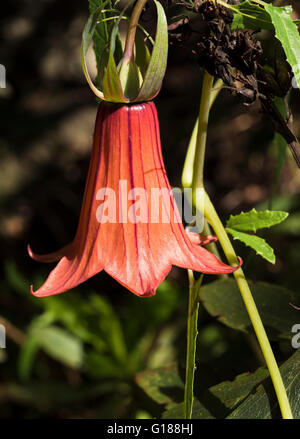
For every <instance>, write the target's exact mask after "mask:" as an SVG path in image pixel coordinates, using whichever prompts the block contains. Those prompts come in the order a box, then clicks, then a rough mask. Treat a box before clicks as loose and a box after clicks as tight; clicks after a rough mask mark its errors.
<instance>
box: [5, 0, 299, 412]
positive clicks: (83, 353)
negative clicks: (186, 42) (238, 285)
mask: <svg viewBox="0 0 300 439" xmlns="http://www.w3.org/2000/svg"><path fill="white" fill-rule="evenodd" d="M292 3H293V4H294V7H295V10H296V11H298V17H299V16H300V9H299V5H297V3H296V2H292ZM87 17H88V2H87V1H82V0H72V1H71V0H65V1H63V2H62V1H59V0H23V1H22V2H20V1H18V0H11V1H9V2H4V3H3V5H2V6H1V26H0V33H1V41H2V43H1V48H0V63H1V64H4V65H5V67H6V70H7V87H6V89H1V90H0V108H1V131H0V254H1V278H0V323H2V324H4V325H5V327H6V331H7V347H6V349H0V417H1V418H13V417H14V418H40V417H43V418H45V417H57V418H69V417H96V418H112V417H117V418H118V417H119V418H121V417H123V418H130V417H133V418H134V417H137V418H147V417H160V416H161V414H162V412H163V409H164V404H166V402H167V401H166V400H165V399H164V398H159V397H156V398H155V397H152V396H151V392H150V393H149V392H145V391H144V390H143V389H144V388H145V384H141V381H143V378H141V377H142V376H141V375H140V374H141V373H142V371H144V370H147V369H155V368H162V367H165V366H168V367H169V365H170V367H173V366H172V364H175V363H176V364H177V365H178V366H176V367H177V368H178V374H179V376H181V377H183V376H184V363H185V337H186V326H185V325H186V311H187V292H188V285H187V275H186V273H185V272H184V271H183V270H180V269H177V268H173V270H172V272H171V274H170V275H169V277H168V279H167V280H166V281H165V282H164V283H163V284H162V285H161V286H160V288H159V289H158V292H157V295H156V296H155V297H153V298H150V299H149V298H147V299H140V298H137V297H135V296H134V295H133V294H131V293H129V292H128V291H126V290H124V288H123V287H122V286H121V285H119V284H118V283H116V282H115V281H114V280H113V279H111V278H110V277H109V276H107V275H106V274H105V273H101V274H99V275H97V276H95V277H94V278H92V279H90V280H89V281H88V282H85V283H84V284H83V285H81V286H80V287H78V288H76V289H75V290H73V291H71V292H68V293H65V294H63V295H60V296H56V297H50V298H44V299H38V298H34V297H33V296H31V295H30V292H29V287H30V285H31V284H32V283H33V284H34V285H35V286H36V287H37V286H39V285H40V284H41V283H42V281H43V279H45V278H46V276H47V274H48V272H49V269H50V266H46V265H42V264H39V263H36V262H33V261H31V260H30V258H29V256H28V255H27V251H26V246H27V244H28V243H30V244H31V246H32V248H33V249H34V250H35V251H37V252H38V253H43V252H50V251H53V250H56V249H57V248H59V247H61V246H63V245H64V244H66V243H68V242H70V241H71V240H72V238H73V236H74V233H75V230H76V226H77V221H78V217H79V212H80V206H81V200H82V195H83V190H84V184H85V178H86V173H87V168H88V163H89V154H90V149H91V143H92V136H93V124H94V120H95V115H96V107H97V103H96V101H95V99H94V97H93V95H92V93H91V92H90V90H89V88H88V86H87V85H86V83H85V79H84V76H83V73H82V69H81V65H80V42H81V32H82V29H83V26H84V24H85V22H86V20H87ZM264 38H265V42H264V44H265V45H266V47H268V51H269V53H270V54H272V53H273V56H274V48H273V47H271V46H268V38H267V35H266V36H265V37H264ZM200 84H201V72H200V69H199V68H198V66H197V64H196V62H195V60H194V59H193V57H192V55H191V54H190V53H188V52H187V51H186V50H184V49H183V48H180V47H177V46H171V47H170V54H169V61H168V70H167V74H166V78H165V81H164V86H163V89H162V91H161V93H160V95H159V96H158V97H157V99H156V104H157V108H158V113H159V118H160V123H161V136H162V144H163V154H164V159H165V164H166V168H167V172H168V175H169V179H170V181H171V184H172V185H173V186H180V176H181V171H182V166H183V161H184V157H185V152H186V148H187V145H188V141H189V135H190V133H191V130H192V128H193V124H194V121H195V118H196V116H197V111H198V103H199V97H200ZM299 102H300V95H299V92H298V91H297V90H292V93H291V106H292V110H293V114H294V129H295V132H296V133H297V134H298V135H299V134H300V106H299ZM276 160H277V150H276V145H275V144H274V142H273V130H272V125H271V123H270V121H269V120H268V119H267V118H266V116H264V115H262V114H261V112H260V110H259V107H258V106H257V105H256V104H255V105H252V106H249V107H246V106H244V105H242V103H241V102H240V101H239V99H238V98H235V97H232V96H231V95H230V93H229V92H228V91H227V90H223V91H222V92H221V94H220V96H219V98H218V100H217V102H216V104H215V106H214V108H213V110H212V113H211V123H210V126H209V136H208V148H207V160H206V170H205V176H206V187H207V190H208V192H209V193H210V195H211V198H212V199H213V200H214V202H215V205H216V207H217V209H218V210H219V212H220V214H221V216H222V218H224V220H225V219H226V218H228V216H229V214H230V213H233V214H237V213H239V212H240V211H241V210H249V209H251V208H252V207H254V206H255V207H256V208H264V207H268V206H269V205H270V198H271V196H272V191H273V182H274V178H275V174H276ZM299 192H300V173H299V170H298V169H297V168H296V165H295V164H294V162H293V160H292V158H291V157H290V156H289V155H288V157H287V159H286V161H285V164H284V168H283V173H282V176H281V179H280V182H279V185H278V190H277V192H276V194H275V196H274V197H273V203H272V208H273V209H280V210H285V211H288V212H289V213H290V216H289V219H288V220H287V221H286V222H284V223H282V225H279V226H277V227H274V228H273V229H272V230H270V231H267V232H265V233H264V234H263V236H264V237H265V238H267V240H268V242H269V243H270V244H271V245H272V246H273V247H274V248H275V252H276V256H277V259H276V264H275V265H271V264H269V263H267V262H265V261H263V260H262V259H260V258H259V257H254V256H253V255H252V253H251V252H250V251H249V249H247V248H245V247H243V246H242V245H239V244H237V245H236V247H237V250H238V254H240V255H241V256H242V257H243V259H244V261H245V263H244V267H245V271H246V274H247V276H248V277H249V278H250V279H253V280H262V281H267V282H270V283H273V284H277V285H281V286H284V287H286V288H288V289H290V290H291V291H293V292H294V293H293V294H294V295H293V298H294V300H295V302H296V303H295V304H296V305H297V304H298V305H300V292H299V284H300V271H299V264H300V196H299ZM212 280H214V279H213V278H212V277H209V276H207V277H205V284H208V283H209V282H211V281H212ZM217 317H218V315H217V314H215V315H214V312H213V311H211V310H208V309H207V307H205V308H204V307H203V306H201V307H200V318H199V339H198V353H197V376H196V389H197V392H200V391H201V389H204V388H205V389H207V388H208V387H210V386H213V385H215V384H217V383H220V382H221V381H223V380H232V379H233V378H234V377H235V376H236V375H237V374H240V373H243V372H245V371H251V372H254V371H255V370H256V369H257V368H258V367H259V366H261V365H262V360H261V356H260V355H259V352H258V349H257V345H256V342H255V339H254V338H253V337H252V336H251V335H249V334H246V333H244V332H241V331H236V330H235V329H234V326H232V325H231V326H230V325H228V324H227V322H226V321H225V322H224V319H223V321H222V320H221V321H220V320H218V319H217ZM294 323H297V321H295V322H294ZM298 323H300V314H299V319H298ZM272 346H273V348H274V350H275V353H276V356H277V358H278V359H279V361H280V362H284V361H285V360H286V359H287V358H289V357H290V355H291V354H292V353H293V352H294V351H293V349H292V348H291V346H290V340H286V339H285V341H284V340H283V341H282V340H279V339H278V338H276V337H275V339H273V341H272ZM171 370H172V369H171ZM163 376H164V375H163ZM175 381H176V380H175ZM172 385H173V384H172ZM176 391H177V397H176V395H175V396H174V394H173V400H174V401H177V402H180V401H181V400H182V389H181V388H180V386H179V387H178V388H177V390H176ZM178 392H179V393H178ZM222 413H223V412H222ZM223 415H224V413H223V414H222V415H220V416H223ZM224 416H225V415H224Z"/></svg>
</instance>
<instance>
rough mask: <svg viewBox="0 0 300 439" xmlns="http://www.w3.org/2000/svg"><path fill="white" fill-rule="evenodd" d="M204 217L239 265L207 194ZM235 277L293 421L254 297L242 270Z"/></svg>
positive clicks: (281, 400) (287, 416)
mask: <svg viewBox="0 0 300 439" xmlns="http://www.w3.org/2000/svg"><path fill="white" fill-rule="evenodd" d="M196 204H197V203H196ZM202 204H203V203H202V202H201V203H200V205H202ZM204 215H205V218H207V220H208V222H209V223H210V225H211V226H212V227H213V229H214V231H215V233H216V235H217V237H218V239H219V242H220V244H221V246H222V249H223V251H224V253H225V256H226V258H227V260H228V262H229V264H231V265H235V264H236V263H237V256H236V253H235V251H234V248H233V246H232V244H231V241H230V239H229V237H228V235H227V233H226V230H225V228H224V226H223V224H222V222H221V220H220V218H219V216H218V214H217V212H216V210H215V208H214V206H213V204H212V202H211V200H210V198H209V197H208V195H207V194H206V193H205V201H204ZM233 275H234V277H235V281H236V283H237V285H238V288H239V290H240V293H241V295H242V298H243V301H244V304H245V306H246V309H247V312H248V314H249V317H250V320H251V322H252V325H253V328H254V331H255V334H256V337H257V339H258V342H259V345H260V348H261V350H262V353H263V356H264V358H265V361H266V364H267V367H268V369H269V372H270V376H271V379H272V381H273V385H274V389H275V392H276V395H277V398H278V402H279V406H280V409H281V413H282V417H283V418H284V419H293V415H292V411H291V407H290V403H289V400H288V397H287V394H286V390H285V387H284V384H283V381H282V377H281V374H280V371H279V368H278V365H277V362H276V360H275V357H274V354H273V351H272V348H271V345H270V342H269V340H268V337H267V334H266V331H265V328H264V326H263V323H262V321H261V318H260V315H259V312H258V310H257V307H256V305H255V302H254V299H253V296H252V294H251V291H250V288H249V285H248V282H247V280H246V278H245V275H244V272H243V270H242V268H239V269H238V270H237V271H235V272H234V273H233Z"/></svg>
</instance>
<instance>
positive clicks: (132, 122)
mask: <svg viewBox="0 0 300 439" xmlns="http://www.w3.org/2000/svg"><path fill="white" fill-rule="evenodd" d="M190 236H191V238H190ZM209 240H211V238H209ZM199 243H201V240H200V239H199V240H197V238H196V237H195V236H193V235H189V234H188V233H187V232H186V231H185V230H184V227H183V224H182V221H181V217H180V214H179V211H178V209H177V206H176V202H175V199H174V196H173V194H172V191H171V187H170V184H169V181H168V178H167V175H166V171H165V167H164V163H163V158H162V152H161V144H160V133H159V123H158V118H157V113H156V108H155V105H154V103H153V102H148V103H142V104H136V105H116V104H108V103H104V102H103V103H101V104H100V105H99V109H98V114H97V119H96V125H95V132H94V144H93V150H92V157H91V161H90V167H89V172H88V177H87V182H86V187H85V192H84V198H83V204H82V208H81V214H80V219H79V225H78V228H77V233H76V236H75V239H74V241H73V242H72V243H71V244H70V245H68V246H66V247H64V248H63V249H62V250H60V251H58V252H55V253H52V254H50V255H44V256H39V255H36V254H34V253H33V252H32V250H31V249H30V255H31V256H32V257H33V258H34V259H37V260H40V261H46V262H48V261H54V260H57V259H60V261H59V263H58V264H57V266H56V267H55V268H54V270H53V271H52V272H51V273H50V275H49V277H48V279H47V280H46V282H45V283H44V284H43V285H42V287H41V288H39V289H38V290H37V291H35V292H33V291H32V292H33V294H34V295H36V296H49V295H53V294H59V293H62V292H64V291H66V290H69V289H71V288H73V287H75V286H77V285H79V284H81V283H82V282H84V281H85V280H86V279H88V278H90V277H91V276H93V275H95V274H96V273H99V272H100V271H101V270H103V269H104V270H105V271H106V272H107V273H108V274H110V275H111V276H112V277H113V278H115V279H116V280H117V281H118V282H120V283H121V284H123V285H124V286H125V287H126V288H128V289H129V290H130V291H132V292H133V293H135V294H137V295H138V296H152V295H154V294H155V291H156V288H157V287H158V285H159V284H160V283H161V282H162V281H163V279H164V278H165V277H166V275H167V274H168V273H169V271H170V269H171V266H172V265H176V266H179V267H184V268H189V269H192V270H195V271H200V272H202V273H208V274H222V273H231V272H233V271H234V270H236V268H237V267H230V266H228V265H226V264H224V263H223V262H221V261H220V260H219V259H218V258H217V257H216V256H214V255H213V254H212V253H210V252H209V251H207V250H206V249H205V248H203V247H201V245H199Z"/></svg>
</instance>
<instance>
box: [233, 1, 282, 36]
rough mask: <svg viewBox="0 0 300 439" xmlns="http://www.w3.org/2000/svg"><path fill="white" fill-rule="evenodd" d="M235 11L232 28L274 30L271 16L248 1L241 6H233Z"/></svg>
mask: <svg viewBox="0 0 300 439" xmlns="http://www.w3.org/2000/svg"><path fill="white" fill-rule="evenodd" d="M230 9H232V10H234V11H235V13H234V19H233V22H232V28H233V29H236V28H247V29H252V30H257V29H267V30H273V29H274V26H273V24H272V21H271V17H270V15H269V14H268V13H267V12H266V11H265V9H264V8H262V7H261V6H259V5H257V4H255V3H251V2H250V1H248V0H246V1H244V2H243V3H241V4H240V5H231V6H230Z"/></svg>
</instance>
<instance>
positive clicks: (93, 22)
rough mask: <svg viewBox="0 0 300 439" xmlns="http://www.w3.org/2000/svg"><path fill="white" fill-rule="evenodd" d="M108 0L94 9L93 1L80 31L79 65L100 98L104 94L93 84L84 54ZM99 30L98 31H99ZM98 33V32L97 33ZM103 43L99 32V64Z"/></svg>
mask: <svg viewBox="0 0 300 439" xmlns="http://www.w3.org/2000/svg"><path fill="white" fill-rule="evenodd" d="M109 3H110V2H109V0H106V1H104V2H100V6H99V7H98V8H96V9H95V10H94V6H95V2H93V4H92V5H91V6H90V7H91V10H92V11H93V12H92V14H91V15H90V17H89V19H88V21H87V23H86V25H85V27H84V29H83V32H82V42H81V65H82V69H83V72H84V75H85V77H86V80H87V82H88V84H89V86H90V88H91V89H92V91H93V92H94V93H95V95H96V96H98V97H99V98H100V99H103V97H104V95H103V93H102V92H101V91H100V90H99V89H98V88H97V87H96V86H95V85H94V83H93V81H92V79H91V77H90V74H89V71H88V66H87V60H86V55H87V51H88V49H89V46H90V44H91V42H92V39H93V36H94V34H95V31H96V29H99V25H98V20H99V19H100V18H101V17H102V15H103V14H102V11H103V9H104V8H105V6H107V5H109ZM99 32H100V31H99ZM99 35H100V33H99ZM104 47H105V44H104V36H103V34H101V37H100V36H99V43H98V49H97V55H96V59H97V64H98V65H99V60H100V58H101V56H102V52H103V50H104Z"/></svg>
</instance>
